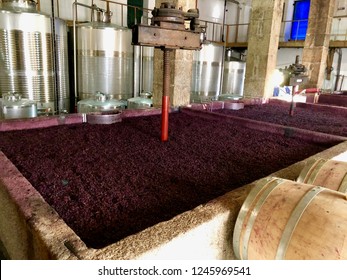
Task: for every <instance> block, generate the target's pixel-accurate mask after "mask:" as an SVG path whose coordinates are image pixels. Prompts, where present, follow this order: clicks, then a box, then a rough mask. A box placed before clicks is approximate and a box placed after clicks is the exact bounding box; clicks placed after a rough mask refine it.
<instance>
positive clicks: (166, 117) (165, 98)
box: [161, 95, 170, 142]
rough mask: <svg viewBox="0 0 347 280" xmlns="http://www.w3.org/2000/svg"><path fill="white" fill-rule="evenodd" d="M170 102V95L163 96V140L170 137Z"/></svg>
mask: <svg viewBox="0 0 347 280" xmlns="http://www.w3.org/2000/svg"><path fill="white" fill-rule="evenodd" d="M169 104H170V97H169V96H165V95H164V96H163V100H162V109H161V110H162V111H161V141H162V142H166V141H167V140H168V139H169Z"/></svg>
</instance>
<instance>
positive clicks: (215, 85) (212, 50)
mask: <svg viewBox="0 0 347 280" xmlns="http://www.w3.org/2000/svg"><path fill="white" fill-rule="evenodd" d="M223 49H224V48H223V46H218V45H216V44H203V46H202V49H201V50H200V51H194V57H193V75H192V76H193V77H192V93H191V97H192V100H193V101H194V99H200V100H202V99H216V98H217V96H218V94H219V92H220V81H221V73H222V72H221V70H222V65H223V63H222V61H223Z"/></svg>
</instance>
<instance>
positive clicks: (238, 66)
mask: <svg viewBox="0 0 347 280" xmlns="http://www.w3.org/2000/svg"><path fill="white" fill-rule="evenodd" d="M245 71H246V63H245V62H244V61H224V74H223V88H222V93H223V95H224V94H228V95H232V96H235V97H241V96H243V86H244V80H245Z"/></svg>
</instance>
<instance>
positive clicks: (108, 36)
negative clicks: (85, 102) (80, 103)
mask: <svg viewBox="0 0 347 280" xmlns="http://www.w3.org/2000/svg"><path fill="white" fill-rule="evenodd" d="M131 42H132V31H131V29H128V28H124V27H120V26H118V25H115V24H111V23H104V22H91V23H87V24H80V25H78V26H77V38H76V43H77V74H78V75H77V79H78V81H77V83H78V98H79V99H80V100H81V99H86V98H91V97H92V96H93V95H94V93H95V92H96V91H101V92H104V93H105V94H108V95H109V96H110V97H111V98H113V99H123V100H127V99H129V98H131V97H133V92H134V73H133V71H134V66H133V61H134V59H133V55H134V51H133V46H132V45H131Z"/></svg>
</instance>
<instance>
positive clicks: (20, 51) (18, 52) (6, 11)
mask: <svg viewBox="0 0 347 280" xmlns="http://www.w3.org/2000/svg"><path fill="white" fill-rule="evenodd" d="M53 23H54V28H55V30H56V32H57V33H56V37H55V38H56V41H57V44H56V47H55V48H56V50H55V51H54V45H53V35H52V34H53V26H52V25H53ZM55 54H56V55H57V56H56V57H55ZM55 64H56V65H55ZM0 65H1V67H0V96H2V95H3V94H6V93H8V92H17V93H19V94H21V95H22V96H23V98H28V99H30V100H34V101H36V102H37V103H38V106H37V107H38V110H39V111H40V112H47V111H49V112H52V113H53V112H56V111H57V110H58V108H57V106H58V104H59V110H62V111H64V110H66V111H68V109H69V81H68V68H67V28H66V24H65V22H64V21H63V20H60V19H52V17H50V16H48V15H45V14H42V13H38V12H37V10H36V2H34V1H26V0H22V1H4V0H3V1H2V3H1V7H0ZM55 66H56V67H55ZM55 69H56V71H55Z"/></svg>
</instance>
